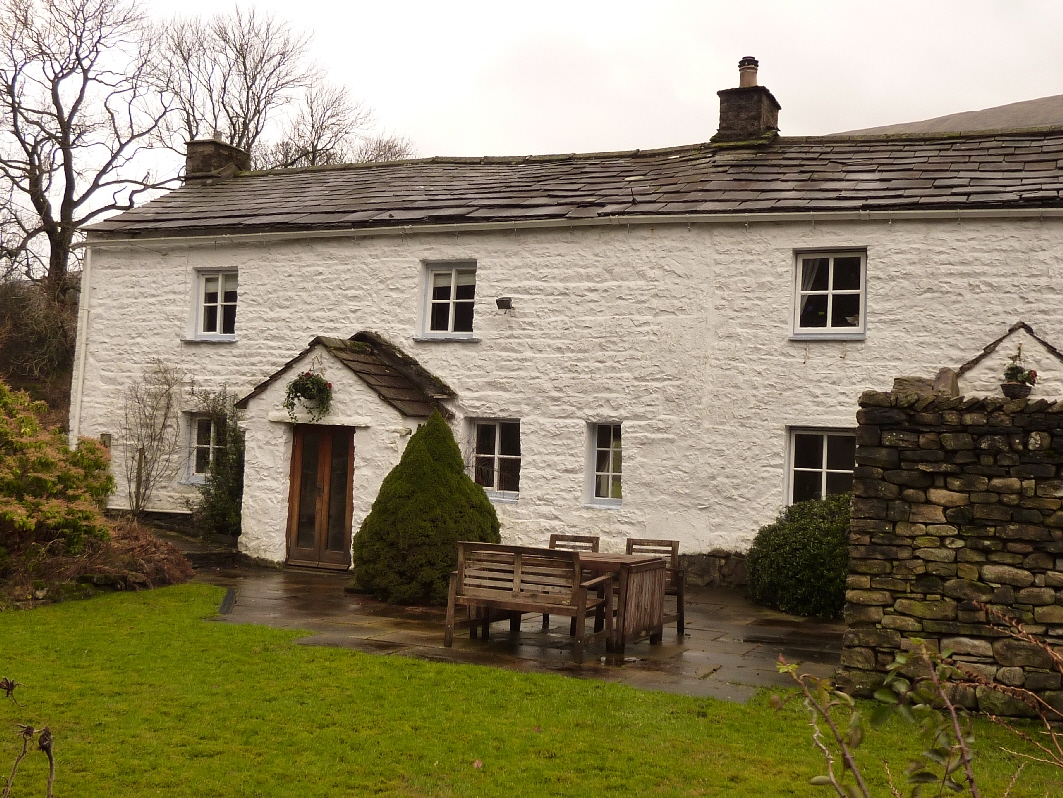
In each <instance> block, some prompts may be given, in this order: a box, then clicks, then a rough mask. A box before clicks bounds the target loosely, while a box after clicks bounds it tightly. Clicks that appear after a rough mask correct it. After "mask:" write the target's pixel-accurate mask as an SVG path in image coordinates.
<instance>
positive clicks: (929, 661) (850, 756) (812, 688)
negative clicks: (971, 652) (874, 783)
mask: <svg viewBox="0 0 1063 798" xmlns="http://www.w3.org/2000/svg"><path fill="white" fill-rule="evenodd" d="M948 654H949V652H947V651H946V652H944V653H943V654H938V653H937V652H932V651H927V650H926V648H925V647H920V648H919V649H917V650H916V651H915V652H913V653H912V655H909V654H906V653H902V654H899V655H898V656H897V658H896V660H895V661H894V663H893V664H892V665H891V666H890V668H889V670H888V672H887V675H886V678H885V681H884V682H883V686H882V688H881V689H879V690H878V691H876V693H875V698H876V700H877V701H878V702H879V704H878V706H877V707H876V708H875V710H874V711H873V712H872V714H871V717H870V722H871V725H872V727H878V726H880V725H881V724H883V723H884V722H885V721H886V720H887V719H888V718H889V717H890V716H891V715H893V714H898V715H900V716H901V717H902V718H904V719H906V720H908V721H911V722H913V723H914V722H918V723H919V725H920V732H921V735H922V737H923V739H924V741H925V743H926V748H925V749H924V750H923V751H922V752H921V753H920V754H919V755H918V756H917V757H916V759H915V760H914V761H913V762H912V763H911V764H910V765H909V766H908V768H907V770H906V771H905V773H906V777H907V781H908V784H909V785H911V793H910V794H911V796H912V798H919V796H922V795H923V789H924V788H930V789H932V790H934V794H935V795H939V796H940V795H943V794H945V791H946V790H949V791H952V792H957V793H958V792H969V793H970V795H972V796H973V798H981V792H980V790H979V787H978V783H977V780H976V777H975V773H974V768H973V766H972V760H973V753H972V750H971V744H972V743H973V742H974V737H973V736H972V734H971V729H970V725H971V719H970V717H969V716H968V715H967V713H966V711H965V710H964V709H963V708H962V707H959V706H957V705H956V704H955V703H954V702H953V701H952V699H951V698H950V695H949V693H950V689H949V687H950V685H949V681H950V679H953V678H955V677H957V676H960V675H961V673H960V671H959V670H957V669H956V668H955V666H954V665H953V664H952V663H951V662H949V661H948V659H947V657H948ZM778 669H779V672H780V673H785V674H789V675H790V676H791V677H792V678H793V680H794V681H795V682H796V683H797V685H798V687H799V689H800V691H801V695H803V697H804V704H805V706H806V707H807V708H808V710H809V712H810V713H811V716H812V717H811V723H812V728H813V742H814V744H815V745H816V747H817V748H818V749H819V750H820V751H821V752H822V753H823V755H824V759H825V760H826V763H827V774H826V775H823V776H816V777H814V778H813V779H812V780H811V781H812V784H817V785H823V786H830V787H831V788H833V790H834V792H835V794H836V795H838V796H839V798H872V794H871V792H870V790H869V788H868V786H867V783H866V781H865V779H864V776H863V773H862V772H861V771H860V768H859V765H858V763H857V762H856V758H855V755H854V752H855V751H856V749H857V748H858V747H859V746H860V744H861V743H862V742H863V739H864V738H863V726H864V718H863V715H862V713H861V712H860V710H859V709H857V707H856V704H855V702H854V701H853V699H852V698H851V697H850V696H849V695H848V694H846V693H844V692H843V691H841V690H839V689H838V688H837V686H836V685H835V684H834V683H833V682H832V681H831V680H830V679H820V678H818V677H816V676H813V675H811V674H807V673H799V672H798V669H797V665H795V664H790V663H788V662H786V660H785V659H784V658H782V657H780V658H779V664H778ZM773 703H774V704H775V705H776V707H781V706H782V704H783V703H784V702H783V701H782V699H780V698H779V697H778V696H775V697H773ZM845 713H848V723H847V724H842V723H839V720H840V719H842V718H844V717H845ZM843 725H845V726H846V729H845V731H844V732H843V731H842V726H843ZM824 728H825V729H826V732H829V734H827V733H825V731H824ZM834 751H837V754H835V753H834ZM839 756H840V758H841V760H842V768H841V770H840V771H838V769H837V768H836V760H837V758H838V757H839ZM1021 770H1022V768H1021V767H1020V768H1019V772H1021ZM885 771H886V778H887V782H888V785H889V790H890V793H891V795H892V796H893V798H901V792H900V790H899V789H898V787H897V785H896V783H895V782H894V779H893V774H892V772H891V771H890V769H889V763H888V762H886V763H885ZM1019 772H1017V773H1016V774H1015V775H1014V776H1013V777H1012V779H1011V783H1010V784H1009V786H1008V788H1007V790H1006V792H1005V793H1004V796H1003V798H1008V796H1010V795H1011V791H1012V788H1013V787H1014V785H1015V784H1016V782H1017V781H1018V777H1019ZM850 774H851V780H850V779H849V778H848V776H849V775H850Z"/></svg>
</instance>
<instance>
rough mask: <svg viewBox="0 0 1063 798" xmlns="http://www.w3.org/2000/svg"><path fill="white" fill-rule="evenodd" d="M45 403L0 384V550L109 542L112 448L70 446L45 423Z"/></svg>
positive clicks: (74, 548) (82, 443)
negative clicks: (107, 515) (107, 508)
mask: <svg viewBox="0 0 1063 798" xmlns="http://www.w3.org/2000/svg"><path fill="white" fill-rule="evenodd" d="M47 410H48V409H47V407H45V405H44V403H43V402H33V401H31V400H30V398H29V396H27V395H26V394H25V393H22V392H16V391H12V390H11V389H10V388H8V387H7V385H5V384H4V383H2V382H0V548H2V549H6V550H7V554H9V555H11V554H14V553H15V552H18V551H22V550H23V549H25V548H26V546H28V545H30V544H33V543H40V544H50V543H59V544H60V545H61V546H62V547H63V548H64V549H65V550H66V551H67V552H71V553H76V552H77V551H79V550H80V549H81V547H82V545H84V542H85V540H86V538H96V539H100V540H102V539H105V538H106V537H107V524H106V521H105V520H104V518H103V513H102V508H103V503H104V501H105V500H106V498H107V497H108V496H109V495H110V494H111V491H113V490H114V479H113V478H112V477H111V474H110V469H109V462H108V460H109V458H108V455H107V450H106V449H104V448H103V447H102V446H101V445H100V444H99V443H97V442H96V441H91V440H82V441H80V442H79V443H78V445H77V448H75V449H73V450H71V449H70V448H68V447H67V445H66V441H65V440H64V439H63V436H62V435H61V434H60V433H59V432H58V431H56V430H47V429H45V428H44V426H43V424H42V423H41V419H42V418H43V416H44V414H45V413H46V412H47Z"/></svg>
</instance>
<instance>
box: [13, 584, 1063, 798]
mask: <svg viewBox="0 0 1063 798" xmlns="http://www.w3.org/2000/svg"><path fill="white" fill-rule="evenodd" d="M222 595H223V593H222V591H221V590H220V589H218V588H213V587H208V586H204V585H183V586H179V587H172V588H165V589H161V590H155V591H150V592H145V593H137V594H115V595H110V596H105V597H102V598H98V599H94V600H92V601H82V602H72V603H67V604H61V605H55V606H52V607H46V608H42V609H38V610H33V611H30V612H6V613H2V614H0V676H9V677H11V678H14V679H16V680H17V681H19V682H22V683H24V686H23V687H20V688H19V690H18V692H17V693H16V696H17V697H18V698H19V699H20V701H21V702H22V706H15V705H14V704H13V703H12V702H9V701H0V773H6V772H7V769H8V768H9V767H10V764H11V762H12V761H13V760H14V757H15V753H16V751H17V746H18V740H17V739H16V737H15V735H14V734H13V733H9V732H8V730H9V729H13V724H14V723H16V722H25V723H33V724H35V725H37V726H43V725H45V724H47V725H49V726H50V727H51V729H52V732H53V735H54V737H55V753H56V758H57V773H58V779H57V784H56V793H57V795H60V796H63V795H66V796H109V797H111V796H114V797H118V796H138V797H139V796H150V795H166V796H174V797H179V796H196V797H197V798H198V797H199V796H205V795H217V796H259V795H268V796H271V798H273V797H274V796H276V797H278V798H280V797H282V796H299V798H311V797H312V796H336V795H345V796H346V795H396V796H554V795H596V796H601V795H606V796H634V795H639V796H642V795H646V796H697V795H703V796H743V797H746V796H806V795H807V796H826V795H827V794H828V793H827V791H826V790H824V789H823V788H817V787H811V786H809V785H808V779H809V778H810V777H811V776H813V775H816V774H818V773H821V772H822V763H821V761H820V759H819V757H818V755H817V754H816V753H815V751H814V750H813V748H812V744H811V741H810V738H809V730H808V725H807V716H806V714H805V712H804V710H803V708H802V707H800V705H799V704H798V703H797V702H796V701H793V702H790V704H789V705H788V706H787V707H786V708H785V709H784V710H782V711H781V712H776V711H775V710H773V709H771V708H770V707H769V706H768V702H767V697H766V696H762V697H761V699H760V700H756V701H754V702H753V703H751V704H750V705H747V706H742V705H738V704H729V703H724V702H719V701H712V700H707V699H695V698H688V697H683V696H674V695H667V694H663V693H650V692H640V691H638V690H635V689H632V688H629V687H625V686H622V685H613V684H604V683H601V682H593V681H581V680H577V679H570V678H564V677H560V676H550V675H529V674H518V673H513V672H509V671H503V670H494V669H491V668H483V667H478V666H457V665H448V664H437V663H430V662H420V661H415V660H409V659H404V658H399V657H378V656H371V655H366V654H360V653H357V652H351V651H346V650H340V649H327V648H316V647H306V646H299V645H294V644H293V640H294V639H296V638H297V637H299V636H300V635H299V633H295V632H288V631H281V630H275V629H267V628H262V627H252V626H237V625H233V624H226V623H213V622H208V621H204V620H203V619H204V618H210V617H212V616H213V615H214V614H215V611H216V608H217V606H218V603H219V601H220V600H221V597H222ZM977 737H978V743H977V751H978V754H979V758H978V765H979V773H980V776H982V779H983V780H982V782H981V784H982V787H983V795H986V796H1000V795H1002V794H1003V792H1004V785H1006V782H1007V780H1008V778H1010V776H1011V773H1012V772H1013V771H1014V769H1015V766H1016V765H1015V762H1014V761H1013V760H1012V759H1010V758H1009V757H1008V756H1006V755H1004V754H1002V753H1000V751H999V749H998V746H999V745H1000V744H1002V743H1003V742H1004V741H1005V740H1007V739H1008V738H1007V737H1006V736H1005V734H1004V733H1003V732H1002V731H1001V730H999V729H997V728H996V727H993V726H991V724H988V723H982V724H979V726H978V729H977ZM916 745H917V740H916V739H915V737H914V734H913V732H912V730H911V729H910V728H909V727H905V726H902V725H893V726H889V727H887V728H886V730H884V731H882V732H874V733H871V734H869V736H868V740H867V742H866V743H865V744H864V747H862V748H861V749H860V753H861V755H862V759H863V761H865V762H867V763H881V761H882V760H883V759H889V760H890V761H891V762H892V763H894V772H897V771H903V768H904V765H905V764H906V761H907V759H906V754H907V752H911V751H912V750H914V748H915V746H916ZM477 760H479V761H480V762H482V767H480V768H477V767H474V762H476V761H477ZM45 768H46V763H45V759H44V757H43V756H42V755H40V754H34V755H32V756H30V757H28V758H27V759H26V760H25V762H24V763H23V766H22V769H21V770H20V771H19V778H18V780H17V782H16V787H15V790H14V791H13V792H12V798H18V796H28V795H33V796H38V795H43V793H44V790H43V785H44V779H45ZM868 770H869V775H879V774H880V767H879V766H878V765H877V764H869V765H868ZM877 785H878V791H879V792H880V793H881V794H882V795H887V794H888V793H887V792H886V790H885V788H884V786H883V783H882V781H881V780H879V781H878V782H877ZM1058 794H1060V784H1059V780H1058V779H1057V778H1056V774H1055V773H1053V772H1051V771H1047V770H1038V769H1037V768H1035V767H1028V768H1027V772H1026V773H1025V774H1024V777H1023V781H1022V782H1021V784H1020V787H1019V789H1017V790H1016V791H1015V792H1014V793H1013V795H1014V796H1042V795H1058Z"/></svg>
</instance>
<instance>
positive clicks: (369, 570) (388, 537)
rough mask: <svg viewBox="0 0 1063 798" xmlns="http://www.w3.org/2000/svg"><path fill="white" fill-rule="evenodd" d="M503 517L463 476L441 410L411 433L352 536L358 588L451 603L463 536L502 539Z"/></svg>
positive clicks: (396, 599)
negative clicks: (453, 575) (451, 582)
mask: <svg viewBox="0 0 1063 798" xmlns="http://www.w3.org/2000/svg"><path fill="white" fill-rule="evenodd" d="M498 530H499V524H498V516H497V515H496V514H495V508H494V507H493V506H492V505H491V502H490V500H489V499H488V498H487V495H486V494H485V493H484V490H483V488H481V487H480V486H479V485H477V484H476V483H475V482H473V481H472V480H471V479H469V477H468V476H467V475H466V474H465V468H464V464H463V462H462V458H461V451H460V449H458V444H457V441H455V440H454V435H453V433H452V432H451V431H450V427H449V426H448V425H447V422H446V421H444V420H443V417H442V416H441V415H440V414H439V413H438V412H435V413H433V414H432V417H431V418H429V419H428V423H427V424H425V425H424V426H423V427H421V428H420V429H419V430H417V432H415V433H414V434H413V436H412V437H411V438H410V440H409V442H408V443H407V444H406V451H405V452H403V454H402V459H401V460H400V461H399V464H398V465H397V466H395V468H393V469H392V470H391V473H390V474H388V475H387V476H386V477H385V478H384V481H383V482H382V483H381V485H380V492H379V493H378V494H377V497H376V500H375V501H374V502H373V508H372V509H371V510H370V511H369V515H367V516H366V517H365V520H364V521H363V522H362V526H361V528H360V529H359V530H358V534H357V535H355V537H354V544H353V554H354V577H355V583H356V584H357V585H358V587H359V588H360V589H362V590H365V591H366V592H368V593H370V594H372V595H373V596H375V597H376V598H379V599H383V600H385V601H388V602H391V603H394V604H410V603H416V602H430V603H432V604H446V601H447V586H448V580H449V577H450V572H451V571H453V570H454V568H455V567H457V563H458V549H457V546H456V545H455V544H456V543H457V541H459V540H476V541H481V542H485V543H498V542H499V540H500V539H499V535H498Z"/></svg>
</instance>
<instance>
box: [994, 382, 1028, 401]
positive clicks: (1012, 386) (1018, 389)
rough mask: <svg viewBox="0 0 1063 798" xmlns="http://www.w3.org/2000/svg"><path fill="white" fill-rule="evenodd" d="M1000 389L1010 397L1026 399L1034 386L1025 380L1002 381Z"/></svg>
mask: <svg viewBox="0 0 1063 798" xmlns="http://www.w3.org/2000/svg"><path fill="white" fill-rule="evenodd" d="M1000 390H1001V391H1003V392H1004V395H1005V396H1006V397H1008V399H1025V398H1026V397H1027V396H1029V395H1030V391H1031V390H1033V386H1032V385H1027V384H1026V383H1025V382H1002V383H1000Z"/></svg>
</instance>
